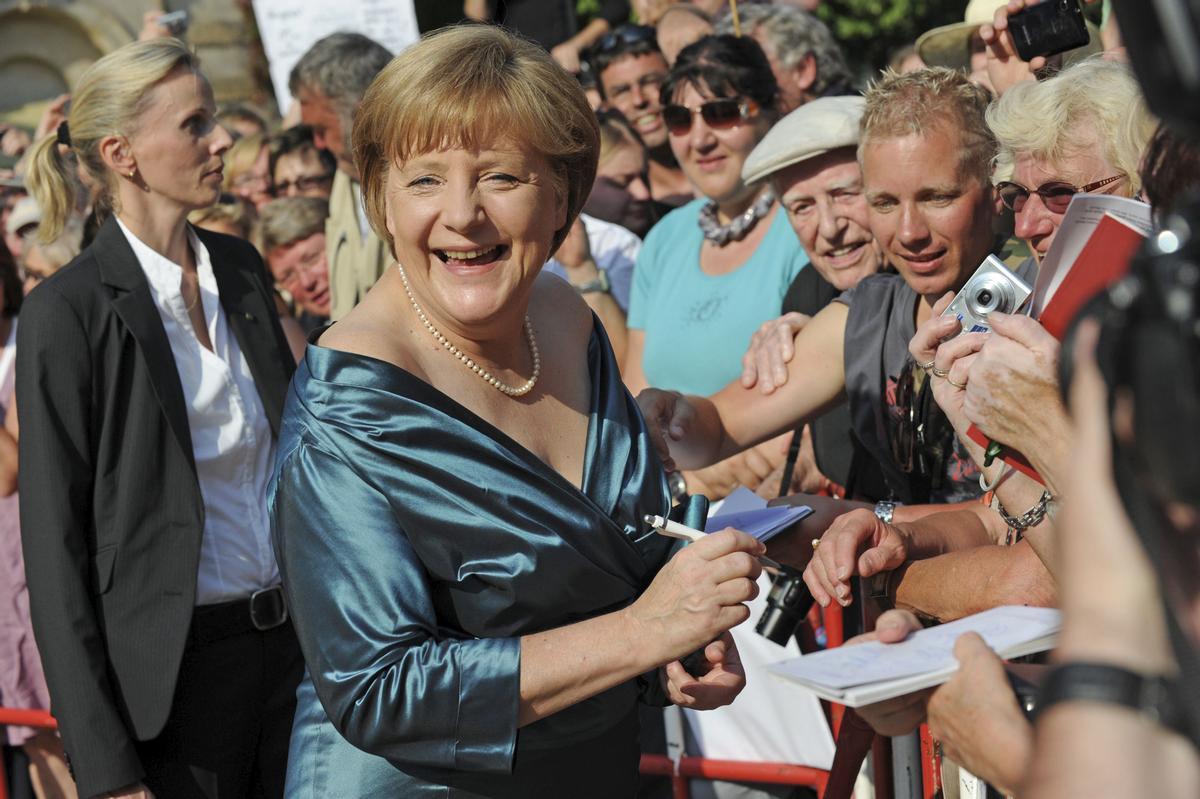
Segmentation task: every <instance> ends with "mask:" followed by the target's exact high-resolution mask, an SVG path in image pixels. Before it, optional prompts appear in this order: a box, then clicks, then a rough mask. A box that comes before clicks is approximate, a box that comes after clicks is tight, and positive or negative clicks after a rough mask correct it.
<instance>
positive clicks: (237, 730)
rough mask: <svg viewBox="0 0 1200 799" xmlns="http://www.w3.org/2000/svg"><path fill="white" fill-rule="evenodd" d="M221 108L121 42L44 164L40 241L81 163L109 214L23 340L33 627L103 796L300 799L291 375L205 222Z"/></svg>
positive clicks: (82, 763)
mask: <svg viewBox="0 0 1200 799" xmlns="http://www.w3.org/2000/svg"><path fill="white" fill-rule="evenodd" d="M215 111H216V108H215V105H214V103H213V95H212V88H211V86H210V85H209V83H208V81H207V80H206V79H205V78H204V76H203V75H202V74H201V73H200V72H199V68H198V65H197V62H196V59H195V57H194V56H193V55H192V53H191V52H190V51H189V49H188V48H187V47H185V46H184V45H183V44H182V43H180V42H179V41H177V40H174V39H154V40H150V41H145V42H137V43H134V44H130V45H126V46H125V47H122V48H120V49H118V50H115V51H113V52H112V53H110V54H108V55H106V56H105V57H103V58H101V59H100V60H99V61H97V62H96V63H95V64H93V65H92V66H91V67H90V68H89V69H88V70H87V71H86V72H85V73H84V74H83V75H82V76H81V77H80V79H79V82H78V84H77V86H76V87H75V91H74V93H73V99H72V105H71V110H70V113H69V114H68V118H67V121H66V122H65V123H63V124H61V125H60V126H59V127H58V130H57V132H56V134H54V135H51V136H48V137H46V138H45V139H43V140H41V141H39V142H38V143H37V144H36V145H35V149H34V151H33V156H32V161H31V164H30V172H29V177H30V184H31V186H32V188H33V191H34V194H35V196H36V197H37V198H38V201H39V203H41V205H42V208H43V209H44V216H43V220H42V225H41V228H40V230H39V233H40V234H41V235H42V237H43V238H45V239H53V238H55V237H57V236H58V234H59V232H60V231H61V230H62V229H63V227H64V225H65V223H66V220H67V217H68V216H69V215H70V212H71V209H72V208H73V207H74V200H75V196H74V194H75V183H74V181H73V180H72V177H71V173H72V172H73V170H74V169H75V166H76V164H77V163H78V164H79V166H80V167H81V168H82V169H83V170H84V171H85V172H86V173H87V176H88V179H89V182H90V183H91V185H94V186H95V187H96V189H97V192H98V202H99V203H101V204H102V205H104V206H107V207H108V208H109V209H111V213H110V214H109V215H108V218H107V221H106V222H104V224H103V225H102V226H101V227H100V229H99V231H98V232H97V234H96V237H95V239H94V241H93V242H92V243H91V244H90V245H89V246H88V247H87V249H85V250H84V251H83V253H82V254H81V255H80V256H79V257H78V258H76V259H75V260H74V261H73V262H72V263H71V264H69V265H68V266H66V267H64V268H63V269H61V270H59V271H58V272H57V273H55V274H54V275H52V276H51V277H49V278H47V279H46V280H44V281H43V282H42V284H41V285H40V286H38V287H37V288H35V289H34V290H33V291H31V292H30V294H29V296H28V297H27V298H26V300H25V303H24V305H23V307H22V313H21V325H20V327H19V329H18V337H17V343H18V350H17V353H18V354H17V406H18V408H19V419H20V426H21V436H20V441H19V452H20V463H21V469H20V476H19V481H20V487H21V529H22V534H23V543H24V547H25V566H26V573H27V577H28V584H29V595H30V607H31V611H32V617H33V628H34V633H35V634H36V637H37V643H38V648H39V649H40V650H41V653H42V661H43V665H44V666H45V671H46V682H47V684H48V686H49V689H50V700H51V703H52V707H53V710H54V714H55V717H56V718H57V719H58V722H59V728H60V730H61V732H62V736H63V742H64V745H65V748H66V751H67V752H68V753H69V755H70V761H71V766H72V769H73V771H74V776H75V782H76V786H77V788H78V791H79V793H80V795H82V796H87V797H93V796H102V797H132V798H136V799H147V798H148V797H152V796H160V797H177V796H178V797H183V796H187V797H206V798H211V799H215V797H218V796H219V797H221V799H227V798H228V797H235V798H236V797H249V796H252V795H254V796H265V797H279V796H282V794H283V775H284V761H285V758H286V746H287V737H288V730H289V727H290V724H291V719H292V714H293V708H294V703H295V686H296V684H297V683H298V681H299V678H300V673H301V661H300V653H299V648H298V646H297V643H296V639H295V635H294V633H293V632H292V628H291V625H290V624H288V623H287V612H286V608H285V607H284V604H283V594H282V591H281V589H280V588H279V576H278V570H277V568H276V566H275V559H274V556H273V554H272V552H271V547H270V543H269V530H268V521H267V513H266V484H267V479H268V477H269V472H270V465H271V463H272V461H273V454H274V442H275V436H276V432H277V430H278V423H279V417H280V413H281V411H282V406H283V396H284V391H285V389H286V387H287V382H288V379H289V378H290V376H291V372H292V369H293V360H292V357H291V354H290V353H289V351H288V347H287V343H286V341H285V339H284V336H283V333H282V331H281V330H280V327H279V322H278V317H277V315H276V312H275V308H274V304H273V303H274V299H273V296H272V293H271V289H270V284H269V282H268V280H267V278H266V273H265V269H264V268H263V264H262V260H261V259H260V258H259V256H258V254H257V253H256V252H255V250H254V248H253V247H251V246H250V245H249V244H247V243H246V242H245V241H242V240H240V239H235V238H231V237H229V236H224V235H220V234H215V233H209V232H208V231H204V230H197V229H196V228H193V227H191V226H190V225H188V223H187V216H188V214H189V213H191V212H192V211H195V210H198V209H201V208H206V207H208V206H210V205H212V204H213V203H214V202H215V201H216V200H217V197H218V195H219V194H220V192H221V182H222V177H223V171H224V170H223V156H224V154H225V153H226V151H227V150H228V149H229V146H230V144H231V139H230V136H229V134H228V133H227V132H226V131H225V130H224V129H223V128H222V127H221V126H220V125H219V124H218V123H217V122H216V119H215V118H214V114H215ZM68 148H69V150H70V151H71V154H72V155H73V157H68V155H66V154H65V153H64V150H66V149H68Z"/></svg>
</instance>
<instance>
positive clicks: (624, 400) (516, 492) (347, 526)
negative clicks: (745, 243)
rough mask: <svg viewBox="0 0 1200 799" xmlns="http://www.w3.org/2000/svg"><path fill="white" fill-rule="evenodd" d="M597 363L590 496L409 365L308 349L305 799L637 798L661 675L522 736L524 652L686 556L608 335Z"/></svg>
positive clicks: (290, 585) (285, 494)
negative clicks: (659, 521)
mask: <svg viewBox="0 0 1200 799" xmlns="http://www.w3.org/2000/svg"><path fill="white" fill-rule="evenodd" d="M580 356H581V361H582V360H583V356H584V353H580ZM586 363H587V368H588V370H589V374H590V375H591V385H592V391H591V403H590V412H589V424H588V434H587V452H586V460H585V464H584V470H583V490H582V491H580V490H579V489H577V488H576V487H575V486H573V485H571V484H570V483H569V482H568V481H566V480H565V479H564V478H563V477H562V476H561V475H559V474H558V473H557V472H556V471H554V470H553V469H551V468H550V467H549V466H547V465H546V464H545V463H543V462H542V461H541V460H539V459H538V458H537V457H536V456H534V455H533V454H532V453H530V452H529V451H528V450H526V449H525V448H524V447H522V446H521V445H520V444H518V443H516V442H515V441H513V440H512V439H511V438H509V437H508V436H507V435H505V434H504V433H503V432H501V431H500V430H498V429H497V428H495V427H494V426H492V425H491V424H489V423H488V422H486V421H484V420H483V419H481V418H479V417H478V416H476V415H475V414H473V413H472V412H471V411H469V410H467V409H466V408H465V407H463V406H462V405H460V404H458V403H457V402H455V401H454V400H453V399H451V398H450V397H448V396H446V395H445V394H442V393H441V392H439V391H437V390H436V389H434V388H433V387H431V386H430V385H428V384H427V383H425V382H423V381H422V380H420V379H418V378H416V377H414V376H413V375H411V374H410V373H408V372H406V371H404V370H403V369H400V368H398V367H396V366H394V365H392V364H389V363H385V362H383V361H378V360H374V359H372V358H368V357H365V356H360V355H354V354H349V353H345V352H339V351H336V350H330V349H326V348H322V347H318V346H309V348H308V350H307V352H306V353H305V356H304V360H303V362H302V363H301V364H300V366H299V367H298V368H297V370H296V375H295V378H294V379H293V381H292V386H291V390H290V392H289V395H288V400H287V405H286V408H285V411H284V421H283V427H282V432H281V434H280V438H279V449H278V453H279V454H278V460H277V464H276V471H275V476H274V479H273V481H272V486H271V492H270V501H271V506H272V524H273V529H274V534H275V544H276V550H277V554H278V558H279V566H280V570H281V572H282V574H283V580H284V586H285V589H286V591H287V596H288V601H289V603H290V608H291V613H292V618H293V620H294V622H295V626H296V632H297V633H298V634H299V637H300V644H301V647H302V648H303V650H304V656H305V661H306V663H307V666H308V675H309V677H308V678H306V679H305V681H304V682H303V683H302V685H301V688H300V691H299V703H298V707H297V711H296V721H295V724H294V727H293V731H292V741H291V751H290V755H289V764H288V786H287V795H288V796H289V797H304V798H305V799H308V798H309V797H311V798H312V799H318V798H319V799H328V798H329V797H337V798H338V799H351V798H352V797H426V796H437V797H476V796H486V797H540V796H547V797H554V796H571V797H590V796H595V797H606V798H611V797H620V796H632V795H633V794H634V792H635V789H636V772H637V763H638V741H637V718H636V705H637V701H638V699H639V696H641V695H643V694H646V693H648V692H651V691H652V690H653V689H654V688H656V687H657V679H655V678H654V676H653V675H648V676H646V677H643V678H641V679H639V680H634V681H630V682H629V683H626V684H623V685H619V686H617V687H615V688H613V689H611V690H608V691H605V692H603V693H601V694H599V695H597V696H595V697H593V698H591V699H589V700H587V701H584V702H581V703H579V704H577V705H575V706H573V707H570V708H567V709H565V710H563V711H561V712H559V713H557V714H555V715H553V716H550V717H548V718H546V719H543V720H541V721H538V722H536V723H533V724H530V725H527V726H525V727H523V728H521V729H518V728H517V705H518V688H519V678H520V645H519V640H518V639H519V637H520V636H522V635H525V634H528V633H533V632H537V631H540V630H546V629H550V628H555V627H560V626H562V625H566V624H571V623H572V622H577V621H580V620H582V619H586V618H589V617H592V616H597V615H600V614H603V613H607V612H610V611H613V610H617V609H619V608H622V607H624V606H626V605H628V604H629V603H630V602H632V601H633V599H634V598H636V597H637V596H638V595H639V594H640V593H641V592H642V590H644V589H645V587H646V586H647V585H648V584H649V583H650V581H651V580H652V579H653V577H654V575H655V574H656V573H657V571H658V569H659V568H660V567H661V566H662V565H663V563H664V562H665V560H666V559H667V557H669V555H670V553H671V551H672V546H671V544H672V542H671V541H670V540H668V539H665V538H663V537H662V536H658V535H655V534H653V533H651V532H649V531H648V530H647V528H646V527H645V525H644V524H643V523H642V522H641V519H642V517H643V515H644V514H647V513H653V514H665V513H666V511H667V508H668V507H669V504H670V503H669V499H668V493H667V487H666V482H665V478H664V475H663V469H662V464H661V462H660V461H659V459H658V457H657V455H656V453H655V452H654V450H653V447H652V445H651V442H650V439H649V437H648V435H647V432H646V428H645V423H644V421H643V420H642V417H641V414H640V413H639V411H638V408H637V405H636V403H635V402H634V400H633V398H632V397H631V396H630V395H629V393H628V392H627V391H626V390H625V388H624V386H623V384H622V383H621V378H620V374H619V372H618V370H617V364H616V361H615V359H614V357H613V354H612V350H611V348H610V347H609V345H608V341H607V339H606V338H605V336H604V333H603V331H602V330H601V329H600V327H599V323H598V322H594V327H593V333H592V336H591V341H590V343H589V345H588V349H587V353H586Z"/></svg>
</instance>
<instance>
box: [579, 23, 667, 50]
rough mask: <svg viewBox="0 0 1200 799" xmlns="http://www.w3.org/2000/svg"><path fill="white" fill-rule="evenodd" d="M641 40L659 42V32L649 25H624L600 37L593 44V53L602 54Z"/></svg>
mask: <svg viewBox="0 0 1200 799" xmlns="http://www.w3.org/2000/svg"><path fill="white" fill-rule="evenodd" d="M641 42H654V43H655V44H657V43H658V32H657V31H656V30H655V29H654V28H652V27H650V26H649V25H622V26H621V27H619V28H617V29H616V30H614V31H610V32H608V33H606V34H604V35H603V36H601V37H600V40H599V41H597V42H596V44H595V45H593V46H592V55H600V54H602V53H608V52H611V51H613V50H618V49H620V48H622V47H629V46H630V45H634V44H639V43H641Z"/></svg>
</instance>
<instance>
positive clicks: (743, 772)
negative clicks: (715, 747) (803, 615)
mask: <svg viewBox="0 0 1200 799" xmlns="http://www.w3.org/2000/svg"><path fill="white" fill-rule="evenodd" d="M817 619H820V622H819V623H821V624H823V625H824V627H825V646H826V648H832V647H835V646H841V645H842V644H843V643H844V642H845V632H844V630H845V626H844V624H843V623H842V608H841V606H840V605H830V606H829V607H828V608H825V609H824V610H823V611H822V610H821V609H820V608H819V607H817V606H814V607H813V613H812V614H811V616H810V622H811V623H814V624H815V623H818V622H817V621H816V620H817ZM822 704H828V705H829V707H830V717H831V719H832V725H831V726H832V728H833V735H834V739H835V740H836V739H837V734H838V730H839V729H840V728H841V725H842V714H843V713H845V710H846V709H845V707H843V706H842V705H837V704H832V703H825V702H822ZM639 770H640V771H641V773H642V774H647V775H651V776H659V777H670V779H671V793H672V795H673V796H674V799H690V797H691V790H690V788H689V787H688V780H689V779H691V778H699V779H704V780H729V781H731V782H761V783H769V784H772V785H795V786H798V787H805V788H813V789H814V790H816V792H817V795H818V796H821V795H822V794H824V793H825V786H826V784H827V783H828V782H829V772H828V771H826V770H825V769H819V768H813V767H811V766H797V765H794V764H791V763H764V762H759V761H750V760H710V759H709V758H706V757H681V758H679V763H678V768H676V764H675V762H674V761H672V760H671V758H669V757H667V756H666V755H656V754H643V755H642V760H641V763H640V765H639ZM0 799H4V797H0Z"/></svg>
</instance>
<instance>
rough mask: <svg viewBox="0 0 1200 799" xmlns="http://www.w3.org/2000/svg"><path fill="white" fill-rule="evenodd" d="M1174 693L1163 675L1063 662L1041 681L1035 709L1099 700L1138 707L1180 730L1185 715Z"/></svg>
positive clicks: (1165, 724)
mask: <svg viewBox="0 0 1200 799" xmlns="http://www.w3.org/2000/svg"><path fill="white" fill-rule="evenodd" d="M1171 693H1172V686H1171V681H1170V680H1168V679H1167V678H1166V677H1163V676H1161V675H1155V676H1146V675H1143V674H1138V673H1137V672H1134V671H1130V670H1129V669H1125V668H1121V667H1120V666H1114V665H1111V664H1108V663H1087V662H1071V663H1063V664H1062V665H1061V666H1057V667H1055V668H1054V669H1053V670H1052V671H1051V672H1050V673H1049V674H1048V675H1047V676H1046V679H1045V680H1044V681H1043V682H1042V685H1041V690H1040V691H1039V692H1038V701H1037V707H1036V708H1034V712H1035V713H1038V714H1040V713H1044V712H1045V711H1046V710H1047V709H1048V708H1050V707H1053V706H1054V705H1057V704H1058V703H1059V702H1099V703H1101V704H1106V705H1119V706H1120V707H1125V708H1129V709H1130V710H1136V711H1138V712H1139V713H1142V714H1144V715H1146V716H1147V717H1149V718H1150V719H1151V720H1152V721H1155V722H1157V723H1159V724H1161V725H1163V726H1164V727H1167V728H1169V729H1173V730H1176V731H1179V730H1181V729H1182V728H1183V726H1184V725H1183V718H1182V716H1181V713H1180V708H1179V703H1178V702H1175V701H1173V700H1172V696H1171Z"/></svg>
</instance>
